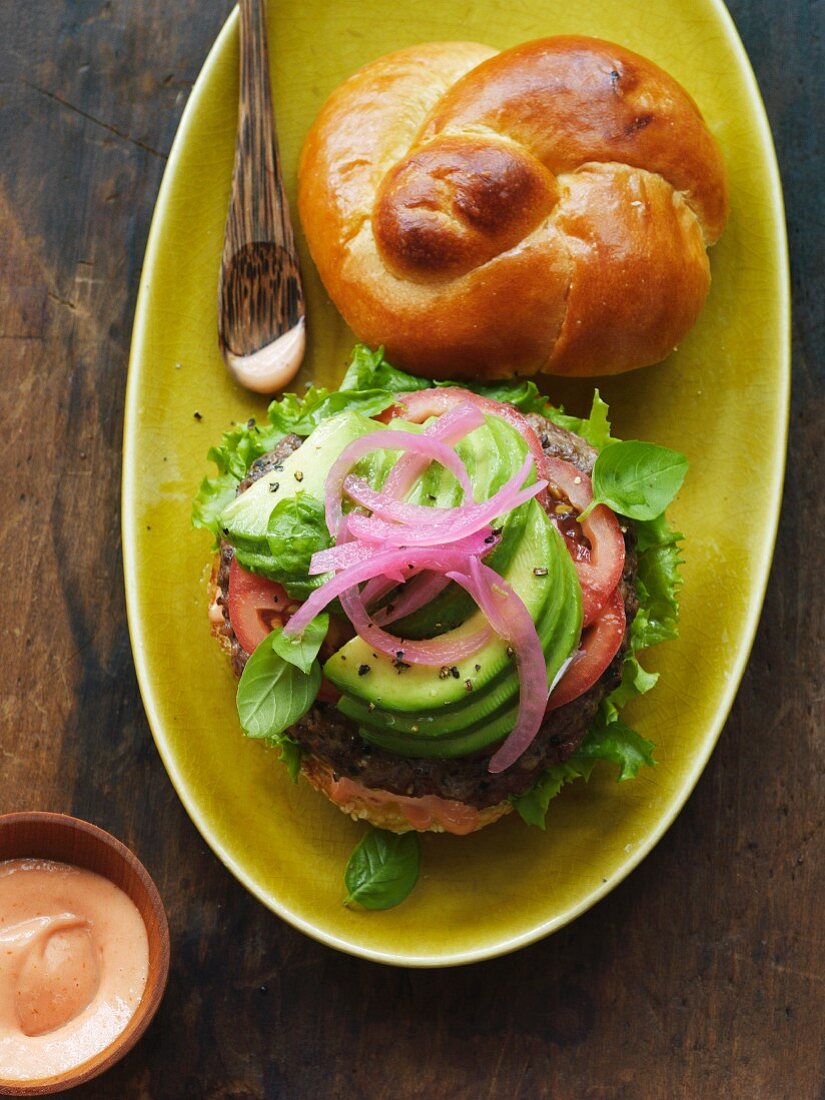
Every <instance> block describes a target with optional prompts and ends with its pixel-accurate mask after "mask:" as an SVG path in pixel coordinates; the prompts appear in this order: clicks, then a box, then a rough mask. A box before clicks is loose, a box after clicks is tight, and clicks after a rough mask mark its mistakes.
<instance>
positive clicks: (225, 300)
mask: <svg viewBox="0 0 825 1100" xmlns="http://www.w3.org/2000/svg"><path fill="white" fill-rule="evenodd" d="M240 17H241V58H240V99H239V106H238V135H237V140H236V143H235V166H234V170H233V176H232V194H231V198H230V203H229V213H228V215H227V222H226V239H225V242H224V250H223V257H222V264H221V279H220V287H219V334H220V342H221V346H222V350H223V352H224V355H226V354H227V351H228V352H229V353H231V354H234V355H248V354H250V353H252V352H255V351H257V350H258V349H260V348H261V347H263V346H265V345H266V344H268V343H271V342H272V341H273V340H276V339H277V338H278V337H279V336H281V335H283V334H284V333H286V332H288V331H289V330H290V329H292V328H294V327H295V326H296V325H297V324H298V322H299V321H300V319H301V318H302V317H303V315H304V302H303V293H302V289H301V277H300V271H299V268H298V258H297V254H296V250H295V239H294V236H293V232H292V225H291V222H290V219H289V205H288V202H287V198H286V194H285V191H284V185H283V179H282V176H281V167H280V160H279V156H278V145H277V140H276V137H275V119H274V114H273V110H272V94H271V90H270V83H269V55H268V49H267V38H266V17H265V9H264V2H263V0H240Z"/></svg>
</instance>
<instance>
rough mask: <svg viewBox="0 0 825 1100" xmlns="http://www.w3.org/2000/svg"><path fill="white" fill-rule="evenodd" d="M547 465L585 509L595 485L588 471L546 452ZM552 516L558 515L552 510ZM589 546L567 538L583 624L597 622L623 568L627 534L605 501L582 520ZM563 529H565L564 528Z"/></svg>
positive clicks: (549, 473)
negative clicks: (579, 587)
mask: <svg viewBox="0 0 825 1100" xmlns="http://www.w3.org/2000/svg"><path fill="white" fill-rule="evenodd" d="M545 469H546V471H547V476H548V478H549V479H550V481H551V482H554V483H555V484H556V485H557V486H558V488H559V489H561V491H562V492H563V493H564V495H565V496H566V497H567V499H568V500H569V501H570V503H571V504H572V505H573V507H574V508H575V509H576V511H577V512H583V511H584V510H585V508H586V507H587V506H588V504H589V503H590V501H591V500H592V499H593V485H592V483H591V481H590V478H589V477H588V476H587V474H583V473H581V471H580V470H577V469H576V467H575V466H573V465H572V464H571V463H569V462H564V461H563V460H562V459H560V458H549V457H547V456H545ZM550 518H551V519H553V518H555V517H554V516H553V513H552V512H551V514H550ZM581 529H582V532H583V533H584V535H585V536H586V538H587V541H588V542H589V543H590V549H589V551H588V549H587V548H586V547H585V546H583V545H582V544H581V543H574V542H572V541H571V540H569V539H568V540H567V545H568V549H569V550H570V553H571V555H572V557H573V561H574V562H575V565H576V573H577V574H578V577H579V584H580V585H581V589H582V611H583V614H584V620H583V625H584V626H589V625H590V623H592V622H594V621H595V619H596V617H597V615H598V614H599V612H600V611H601V609H602V608H603V607H604V606H605V604H606V603H607V600H608V598H609V596H610V594H611V593H612V592H614V591H615V588H616V585H617V584H618V583H619V581H620V580H621V576H622V570H623V569H624V538H623V537H622V532H621V529H620V528H619V521H618V520H617V519H616V516H615V515H614V513H613V512H611V510H610V509H609V508H607V507H606V506H605V505H604V504H600V505H598V507H596V508H594V509H593V511H592V512H591V513H590V515H589V516H588V517H587V519H585V520H584V521H583V523H582V524H581ZM562 533H564V532H562Z"/></svg>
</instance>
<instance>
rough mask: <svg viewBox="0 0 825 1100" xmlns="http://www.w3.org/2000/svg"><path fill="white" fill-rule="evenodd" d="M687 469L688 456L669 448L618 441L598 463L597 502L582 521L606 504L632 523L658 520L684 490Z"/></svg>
mask: <svg viewBox="0 0 825 1100" xmlns="http://www.w3.org/2000/svg"><path fill="white" fill-rule="evenodd" d="M687 468H688V460H687V459H686V458H685V456H684V455H683V454H680V453H679V452H678V451H671V450H670V448H669V447H659V446H657V445H656V444H655V443H642V442H640V441H639V440H636V439H630V440H626V441H618V440H617V441H616V442H614V443H611V444H610V446H609V447H605V449H604V450H603V451H602V452H601V454H600V455H599V457H598V458H597V459H596V465H595V466H594V467H593V499H592V501H591V502H590V504H589V505H588V507H587V508H585V510H584V511H583V512H582V514H581V516H580V517H579V518H580V519H584V518H585V516H587V515H588V513H589V512H590V511H591V510H592V509H593V508H595V507H596V505H597V504H606V505H607V506H608V507H609V508H612V509H613V511H614V512H618V513H619V514H620V515H623V516H627V517H628V518H629V519H633V520H652V519H656V517H657V516H660V515H662V513H663V512H664V510H665V508H667V506H668V504H670V502H671V501H672V500H673V498H674V497H675V496H676V494H677V493H678V491H679V489H681V487H682V482H683V481H684V480H685V474H686V473H687Z"/></svg>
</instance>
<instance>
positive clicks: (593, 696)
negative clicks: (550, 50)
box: [217, 413, 638, 810]
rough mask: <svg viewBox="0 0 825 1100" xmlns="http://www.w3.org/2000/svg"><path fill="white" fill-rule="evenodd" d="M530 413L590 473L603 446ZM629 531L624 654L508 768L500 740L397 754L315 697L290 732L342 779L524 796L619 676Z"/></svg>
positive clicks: (292, 440) (223, 565) (475, 797)
mask: <svg viewBox="0 0 825 1100" xmlns="http://www.w3.org/2000/svg"><path fill="white" fill-rule="evenodd" d="M527 419H528V421H529V422H530V424H531V426H532V427H533V428H534V430H535V431H536V434H537V435H538V437H539V439H540V440H541V445H542V447H543V448H544V451H545V453H546V454H548V455H550V456H552V457H554V458H561V459H563V460H564V461H565V462H570V463H572V464H573V465H574V466H576V468H577V469H579V470H581V471H582V473H586V474H590V473H591V471H592V469H593V464H594V462H595V461H596V454H597V452H596V451H595V450H594V449H593V448H592V447H591V446H590V445H589V444H588V443H587V442H585V440H583V439H581V438H580V437H579V436H577V435H574V434H573V433H572V432H568V431H566V430H565V429H564V428H559V427H557V426H556V425H555V424H553V423H551V422H550V421H548V420H546V419H545V418H544V417H542V416H540V415H538V414H535V413H533V414H530V415H529V416H528V417H527ZM302 442H303V441H302V440H301V438H300V437H299V436H296V435H288V436H286V437H285V438H284V439H282V440H281V442H280V443H279V444H278V446H277V447H276V448H275V449H274V450H273V451H271V452H270V453H269V454H267V455H263V456H262V457H261V458H259V459H257V460H256V461H255V462H254V463H253V465H252V467H251V468H250V470H249V473H248V474H247V476H246V478H245V479H244V480H243V481H242V482H241V483H240V485H239V487H238V492H243V491H244V490H245V489H247V488H249V486H250V485H251V484H252V483H253V481H256V480H257V479H258V478H259V477H263V476H264V475H265V474H266V473H268V472H269V471H270V470H271V469H272V467H273V466H275V465H277V464H278V463H280V462H283V460H284V459H285V458H286V457H287V455H289V454H291V453H292V452H293V451H295V450H297V448H298V447H300V445H301V443H302ZM623 530H624V539H625V550H626V555H625V565H624V571H623V574H622V579H621V581H620V584H619V589H620V591H621V593H622V599H623V601H624V607H625V615H626V618H627V627H626V630H625V636H624V640H623V642H622V645H621V647H620V649H619V652H618V653H617V654H616V656H615V657H614V658H613V660H612V661H611V663H610V664H609V665H608V667H607V668H606V669H605V671H604V672H603V673H602V675H601V677H600V678H599V679H598V680H597V681H596V683H595V684H594V685H593V686H592V687H591V688H590V689H589V690H588V691H586V692H585V693H584V694H583V695H580V696H579V697H578V699H574V700H572V702H570V703H567V704H566V705H565V706H563V707H559V708H558V709H557V710H554V711H551V712H550V713H549V714H548V715H547V716H546V718H545V720H544V722H543V724H542V726H541V729H540V730H539V732H538V734H537V735H536V738H535V740H534V741H533V743H532V744H531V745H530V747H529V748H528V749H527V750H526V752H525V753H524V754H523V755H522V756H521V757H520V759H519V760H517V761H516V763H515V764H513V765H512V767H510V768H508V769H507V770H506V771H504V772H501V773H499V774H497V775H492V774H491V773H490V772H489V771H488V770H487V768H488V763H489V760H490V757H491V756H492V755H493V753H494V752H495V751H496V749H497V748H498V746H497V745H495V746H493V747H492V748H489V749H485V750H484V751H483V752H478V753H473V754H472V755H470V756H463V757H459V758H457V759H452V760H443V759H439V758H436V757H428V758H425V759H416V758H413V757H406V756H397V755H396V754H394V753H391V752H387V751H386V750H385V749H381V748H379V747H378V746H376V745H370V744H368V743H367V742H366V741H364V740H363V738H361V737H360V735H359V733H358V727H357V726H356V725H355V723H354V722H352V721H350V719H348V718H346V717H345V716H344V715H343V714H341V713H340V712H339V711H338V710H337V709H336V707H335V706H333V705H330V704H328V703H322V702H316V704H315V705H314V706H313V707H312V708H311V709H310V710H309V712H308V713H307V714H306V715H304V717H303V718H302V719H301V720H300V721H299V722H297V723H296V724H295V725H294V726H293V727H292V729H291V730H290V736H291V737H292V738H293V739H294V740H295V741H296V742H297V743H298V744H299V745H300V747H301V749H302V750H303V751H305V752H308V753H311V754H312V755H313V756H316V757H318V758H319V759H320V760H322V761H323V762H325V763H327V764H329V765H330V766H331V767H332V769H333V771H334V773H335V775H336V777H337V776H347V777H348V778H350V779H353V780H355V781H357V782H359V783H363V785H364V786H365V787H371V788H378V789H381V790H386V791H392V792H393V793H395V794H401V795H408V796H412V797H420V796H422V795H437V796H439V797H440V798H448V799H455V800H456V801H459V802H464V803H467V804H468V805H470V806H475V807H476V808H477V809H479V810H481V809H485V808H486V807H488V806H494V805H496V804H497V803H499V802H502V801H503V800H504V799H506V798H507V797H508V796H510V795H518V794H524V793H525V792H526V791H528V790H530V788H531V787H532V786H533V784H534V783H535V782H536V780H537V779H538V777H539V776H540V775H541V773H542V772H543V771H545V770H546V769H547V768H549V767H552V766H553V765H554V764H562V763H564V761H565V760H567V759H568V758H569V757H570V756H572V754H573V753H574V752H575V751H576V749H577V748H578V746H579V745H580V744H581V742H582V740H583V738H584V735H585V734H586V733H587V730H588V728H589V727H590V723H591V722H592V721H593V718H594V717H595V715H596V711H597V710H598V709H599V704H600V703H601V701H602V699H603V698H604V697H605V696H606V695H608V694H609V693H610V692H611V691H612V690H613V689H614V688H615V687H616V686H617V685H618V684H619V682H620V680H621V674H622V664H623V663H624V656H625V653H626V652H627V647H628V639H629V634H630V626H631V623H632V622H633V619H634V616H635V614H636V611H637V609H638V600H637V598H636V589H635V582H636V553H635V541H636V539H635V533H634V531H633V528H632V526H631V525H629V524H623ZM232 556H233V549H232V547H231V546H230V545H229V544H228V543H225V542H224V543H222V544H221V549H220V563H219V568H218V574H217V586H218V590H219V595H218V602H219V604H221V605H222V607H223V614H224V623H223V625H222V626H221V627H220V628H219V631H218V633H219V634H220V635H222V636H223V638H224V639H225V640H226V641H228V643H229V645H230V647H231V655H232V666H233V668H234V670H235V673H236V674H237V675H238V676H240V674H241V672H242V671H243V667H244V665H245V664H246V661H247V659H248V656H249V655H248V654H247V653H246V652H245V651H244V650H243V649H242V647H241V645H240V643H239V642H238V640H237V638H236V637H235V635H234V632H233V631H232V627H231V625H230V623H229V616H228V613H227V610H226V608H227V604H228V590H229V567H230V565H231V563H232Z"/></svg>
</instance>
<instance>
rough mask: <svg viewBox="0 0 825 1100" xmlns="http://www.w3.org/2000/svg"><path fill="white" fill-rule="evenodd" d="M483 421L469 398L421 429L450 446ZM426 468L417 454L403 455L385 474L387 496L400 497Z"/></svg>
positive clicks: (482, 415)
mask: <svg viewBox="0 0 825 1100" xmlns="http://www.w3.org/2000/svg"><path fill="white" fill-rule="evenodd" d="M483 423H484V414H483V413H482V412H481V410H480V409H479V408H477V406H476V405H474V404H472V403H471V402H469V401H465V402H462V403H461V404H457V405H454V406H453V408H451V409H450V410H449V412H446V413H445V414H444V415H443V416H440V417H439V418H438V420H435V421H434V422H433V423H432V424H428V425H427V427H426V428H425V429H424V435H427V436H430V437H431V438H432V439H437V440H439V441H440V442H441V443H449V444H450V445H451V446H452V445H455V444H456V443H460V442H461V440H462V439H464V438H465V437H466V436H468V435H469V434H470V432H471V431H473V430H474V429H475V428H480V427H481V426H482V424H483ZM426 468H427V462H426V460H425V459H422V458H421V457H420V456H419V455H415V454H404V455H402V456H401V457H400V458H399V459H398V461H397V462H396V463H395V465H394V466H393V468H392V469H391V470H390V472H389V474H388V475H387V480H386V481H385V483H384V492H385V493H387V494H388V495H389V496H394V497H397V498H399V499H400V498H401V497H403V496H404V495H405V494H406V493H407V492H408V490H409V489H410V488H411V487H412V485H413V484H414V483H415V481H416V479H417V478H419V477H421V475H422V474H423V473H424V471H425V470H426Z"/></svg>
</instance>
